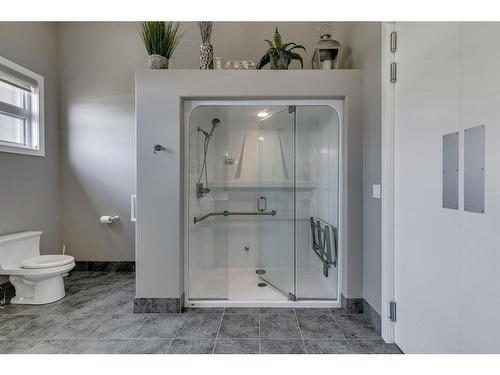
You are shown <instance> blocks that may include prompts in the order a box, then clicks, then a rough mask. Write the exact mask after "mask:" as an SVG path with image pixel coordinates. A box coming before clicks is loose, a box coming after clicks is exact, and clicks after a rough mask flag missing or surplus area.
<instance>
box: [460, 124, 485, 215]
mask: <svg viewBox="0 0 500 375" xmlns="http://www.w3.org/2000/svg"><path fill="white" fill-rule="evenodd" d="M484 148H485V126H484V125H480V126H476V127H473V128H468V129H465V132H464V210H465V211H468V212H477V213H484V209H485V208H484V173H485V167H484V163H485V152H484Z"/></svg>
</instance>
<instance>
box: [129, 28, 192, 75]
mask: <svg viewBox="0 0 500 375" xmlns="http://www.w3.org/2000/svg"><path fill="white" fill-rule="evenodd" d="M139 32H140V35H141V39H142V41H143V43H144V47H145V48H146V51H147V52H148V61H149V67H150V68H154V69H168V62H169V60H170V58H171V57H172V55H173V53H174V51H175V49H176V48H177V46H178V45H179V42H180V40H181V38H182V36H183V35H184V33H179V22H163V21H149V22H141V25H140V28H139Z"/></svg>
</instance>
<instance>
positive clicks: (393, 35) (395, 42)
mask: <svg viewBox="0 0 500 375" xmlns="http://www.w3.org/2000/svg"><path fill="white" fill-rule="evenodd" d="M397 48H398V34H397V33H396V32H395V31H393V32H392V33H391V52H392V53H394V52H396V49H397Z"/></svg>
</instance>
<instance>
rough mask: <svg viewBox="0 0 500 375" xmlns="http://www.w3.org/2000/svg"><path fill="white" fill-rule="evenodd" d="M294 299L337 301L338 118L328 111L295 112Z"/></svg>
mask: <svg viewBox="0 0 500 375" xmlns="http://www.w3.org/2000/svg"><path fill="white" fill-rule="evenodd" d="M296 115H297V124H296V155H295V161H296V181H297V183H296V198H295V204H296V257H297V271H296V272H297V274H296V277H297V298H298V299H337V297H338V295H337V294H338V267H339V264H338V254H339V251H338V228H339V122H340V120H339V116H338V113H337V111H336V110H335V109H333V108H332V107H330V106H297V111H296Z"/></svg>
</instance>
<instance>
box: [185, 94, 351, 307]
mask: <svg viewBox="0 0 500 375" xmlns="http://www.w3.org/2000/svg"><path fill="white" fill-rule="evenodd" d="M185 108H186V128H185V129H186V169H185V173H186V189H185V191H186V228H187V229H186V257H185V259H186V261H185V265H186V267H185V281H186V282H185V285H186V286H187V288H186V291H185V292H186V304H187V305H196V306H198V305H207V306H210V305H239V304H241V305H244V304H253V305H255V306H267V305H269V306H273V305H287V304H291V303H297V302H300V303H305V304H312V305H314V304H315V303H316V304H318V303H319V304H323V305H329V306H337V305H338V303H339V301H338V296H339V280H340V278H339V274H340V265H341V264H342V263H341V257H342V251H341V250H342V243H341V241H340V239H341V236H340V231H341V230H342V226H341V220H340V219H341V218H340V214H339V213H340V211H339V197H340V196H341V195H340V192H339V190H340V187H341V181H340V179H341V173H340V166H341V165H342V164H341V160H340V158H341V152H340V147H341V142H340V140H341V128H342V111H343V101H341V100H328V101H327V100H317V101H311V100H304V101H203V102H195V101H187V102H185Z"/></svg>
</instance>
